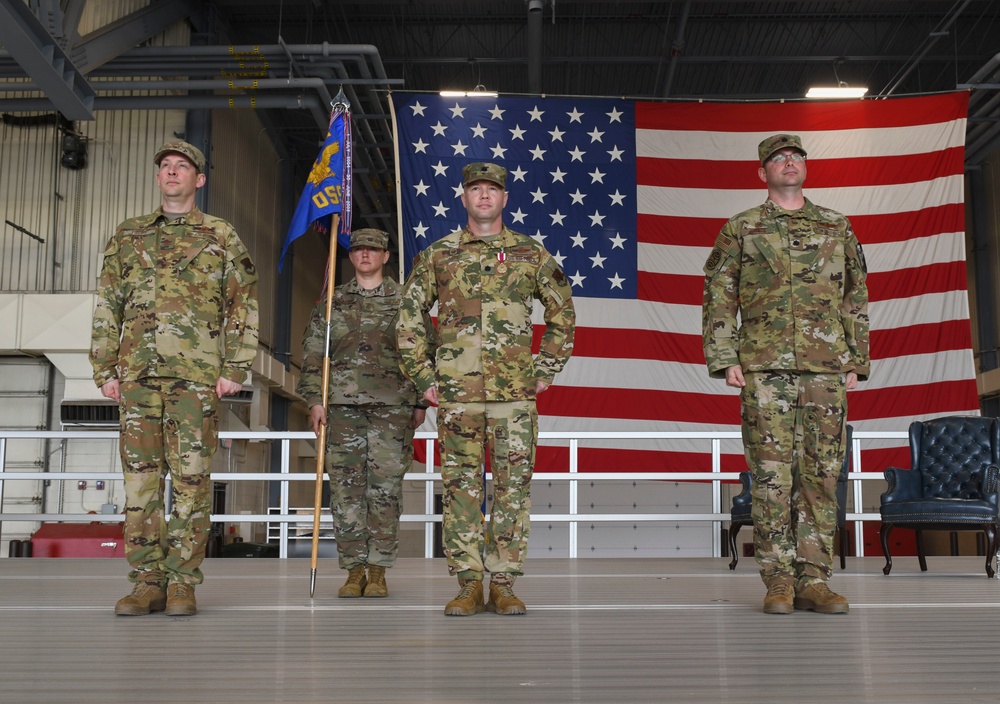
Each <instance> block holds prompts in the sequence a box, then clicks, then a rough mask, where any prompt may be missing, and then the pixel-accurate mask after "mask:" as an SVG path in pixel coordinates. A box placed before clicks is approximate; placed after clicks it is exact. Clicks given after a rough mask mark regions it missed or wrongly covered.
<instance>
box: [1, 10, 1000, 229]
mask: <svg viewBox="0 0 1000 704" xmlns="http://www.w3.org/2000/svg"><path fill="white" fill-rule="evenodd" d="M91 3H93V4H91ZM137 4H139V5H141V6H140V7H139V9H134V10H132V9H130V8H131V7H133V6H135V5H137ZM95 5H100V6H102V8H103V7H104V6H106V11H105V12H103V14H106V15H107V19H106V21H104V22H103V24H101V25H100V26H99V27H98V28H97V29H91V30H88V31H86V32H84V33H83V34H82V36H81V32H80V31H79V27H80V20H81V17H83V16H84V13H85V12H86V11H88V10H89V11H91V12H92V13H93V11H94V9H95ZM184 22H186V23H189V24H190V27H191V35H190V36H191V44H192V46H190V47H178V46H169V45H168V44H169V42H164V41H162V39H161V40H159V41H158V40H157V37H161V36H162V34H163V33H164V32H167V31H169V30H170V28H171V27H175V26H176V25H177V23H184ZM998 36H1000V3H998V2H996V1H995V0H956V1H951V2H940V1H931V0H877V1H864V2H862V1H861V0H844V1H840V2H735V1H730V2H727V1H717V2H695V1H692V0H676V1H666V2H664V1H659V2H654V1H652V0H649V1H643V0H637V1H633V2H598V1H594V0H576V1H573V2H570V1H564V2H559V1H558V0H493V1H491V2H483V1H476V0H461V1H459V0H442V1H433V0H431V1H427V2H421V1H419V0H364V1H361V2H331V1H323V0H208V1H206V2H196V1H195V0H159V1H154V2H150V3H148V4H145V5H142V3H135V2H127V1H126V0H112V1H110V2H101V1H100V0H90V3H88V2H87V0H62V1H61V2H60V1H59V0H30V1H25V0H2V1H0V46H2V48H3V51H0V113H17V112H25V111H39V110H43V111H59V112H61V113H62V114H63V115H64V116H65V117H67V118H68V119H71V120H86V119H91V118H92V115H93V111H94V110H105V109H126V108H144V107H146V108H157V107H204V108H213V107H228V106H237V107H254V108H255V109H257V110H258V111H259V112H260V113H261V116H262V119H263V120H264V122H265V124H266V125H267V126H268V128H269V130H270V131H271V132H272V134H273V135H274V138H275V141H276V142H277V144H278V147H279V150H280V151H281V152H282V154H283V156H284V157H286V158H288V159H290V160H292V161H293V162H294V163H295V164H296V175H297V177H299V178H300V180H302V181H304V180H305V175H306V173H307V172H308V169H309V167H310V166H311V164H312V161H313V159H314V158H315V156H316V149H317V145H318V144H319V142H320V141H321V140H322V137H323V134H324V133H325V128H326V122H327V119H328V113H329V103H330V99H331V96H332V95H334V94H336V93H337V91H338V90H339V89H341V88H343V89H344V91H345V93H346V95H347V96H348V98H349V99H350V101H351V104H352V112H353V114H354V118H355V120H356V126H355V135H356V149H355V153H356V159H357V162H356V164H357V166H356V170H357V172H360V173H361V174H364V175H366V176H367V178H359V179H357V181H356V183H358V184H360V186H361V187H360V188H356V192H355V197H356V200H357V201H358V202H357V205H356V220H355V222H356V223H358V224H359V225H364V226H375V227H381V228H383V229H388V230H394V229H395V203H387V202H384V198H382V199H380V198H379V196H378V193H377V192H376V190H375V189H372V188H371V185H370V184H371V181H372V180H386V181H391V179H392V174H393V169H394V165H393V163H392V133H391V126H390V122H389V116H388V106H387V101H386V95H387V91H389V90H392V89H396V90H418V91H419V90H430V91H437V90H443V89H458V90H473V89H475V88H476V87H477V86H482V87H484V88H485V89H488V90H493V91H498V92H500V93H505V94H526V93H531V94H537V93H546V94H552V95H579V96H622V97H628V98H635V99H649V100H700V99H705V100H737V101H742V100H775V99H785V100H789V99H800V98H802V96H803V95H804V93H805V91H806V89H807V88H808V87H809V86H811V85H817V84H822V85H836V84H837V83H838V82H840V83H846V84H849V85H851V86H861V85H863V86H867V87H868V89H869V96H871V97H873V98H878V97H887V96H891V95H904V94H913V93H926V92H935V91H946V90H954V89H956V88H969V89H971V91H972V94H971V98H970V119H969V126H968V132H967V164H968V165H970V166H974V165H976V164H978V163H979V162H981V161H982V160H983V159H984V158H985V157H986V155H987V154H989V153H990V152H991V151H992V150H993V149H995V148H996V147H997V146H998V144H1000V91H998V88H1000V53H998V52H1000V40H998V39H997V37H998ZM25 81H27V84H26V83H25ZM32 88H33V89H35V90H36V91H40V92H41V93H40V95H42V96H44V97H32V95H33V94H31V93H25V92H24V91H25V90H26V89H32ZM157 88H159V89H169V90H170V91H171V94H170V95H162V94H156V93H155V92H153V93H152V94H151V91H155V89H157ZM34 95H36V96H37V95H39V94H34ZM25 96H27V97H25ZM366 184H367V185H366Z"/></svg>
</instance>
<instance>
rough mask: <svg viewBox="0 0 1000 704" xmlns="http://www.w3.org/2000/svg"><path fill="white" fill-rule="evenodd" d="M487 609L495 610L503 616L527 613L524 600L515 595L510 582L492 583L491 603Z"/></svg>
mask: <svg viewBox="0 0 1000 704" xmlns="http://www.w3.org/2000/svg"><path fill="white" fill-rule="evenodd" d="M486 610H487V611H493V612H496V613H498V614H501V615H503V616H520V615H522V614H525V613H527V609H526V608H525V606H524V602H523V601H521V600H520V599H518V598H517V597H516V596H514V591H513V589H511V586H510V585H509V584H493V583H490V603H489V604H487V605H486Z"/></svg>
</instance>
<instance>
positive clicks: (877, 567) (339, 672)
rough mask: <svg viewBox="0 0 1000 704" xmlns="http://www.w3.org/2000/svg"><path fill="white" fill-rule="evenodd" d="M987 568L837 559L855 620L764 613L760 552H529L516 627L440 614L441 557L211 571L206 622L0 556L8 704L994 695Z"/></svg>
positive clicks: (116, 571)
mask: <svg viewBox="0 0 1000 704" xmlns="http://www.w3.org/2000/svg"><path fill="white" fill-rule="evenodd" d="M983 561H984V559H983V558H973V557H936V558H935V557H932V558H929V568H930V571H929V572H926V573H921V572H920V571H919V567H918V565H917V560H916V558H907V557H904V558H896V560H895V565H894V567H893V574H892V575H890V576H888V577H886V576H883V575H882V572H881V568H882V565H883V560H882V558H875V557H868V558H849V559H848V562H847V569H846V570H844V571H841V570H840V569H837V572H836V574H835V576H834V578H833V581H832V582H831V586H832V587H833V588H834V589H835V590H836V591H839V592H841V593H843V594H844V595H846V596H847V597H848V598H849V599H850V601H851V613H850V614H847V615H838V616H824V615H819V614H814V613H811V612H796V613H794V614H791V615H786V616H767V615H764V614H763V613H761V610H760V606H761V600H762V598H763V595H764V589H763V585H762V584H761V582H760V579H759V577H758V576H757V572H756V568H755V565H754V562H753V560H752V559H741V560H740V564H739V566H738V568H737V570H736V571H735V572H730V571H729V569H728V567H727V562H728V561H727V560H726V559H722V558H719V559H710V558H702V559H682V558H677V559H655V560H653V559H578V560H568V559H551V560H545V559H533V560H530V561H529V562H528V564H527V569H528V575H526V576H525V577H523V578H521V579H520V580H519V581H518V583H517V590H516V591H517V594H518V595H519V596H520V597H521V598H522V599H524V601H525V603H526V604H527V606H528V613H527V615H525V616H520V617H510V616H506V617H505V616H497V615H495V614H491V613H483V614H479V615H476V616H472V617H467V618H456V617H446V616H444V615H443V613H442V611H443V607H444V604H445V602H447V601H448V600H449V599H450V598H451V597H452V596H454V594H455V593H456V591H457V581H456V580H455V579H453V578H450V577H448V576H447V573H446V568H445V565H444V561H443V560H424V559H416V558H413V559H405V560H401V561H400V562H399V564H397V566H396V567H395V568H394V569H392V570H390V571H389V572H388V573H387V574H388V583H389V589H390V596H389V598H387V599H337V598H336V591H337V588H338V587H339V586H340V585H341V583H342V582H343V576H344V574H345V573H344V572H342V571H341V570H339V569H338V568H337V565H336V562H335V561H334V560H321V561H320V565H319V570H318V578H317V588H316V596H315V598H314V599H310V598H309V561H308V560H303V559H292V560H277V559H261V558H247V559H239V558H232V559H222V558H216V559H213V560H209V561H207V562H206V564H205V574H206V581H205V584H204V585H202V586H201V587H199V588H198V592H197V596H198V603H199V607H200V609H201V613H199V614H198V615H197V616H194V617H186V618H171V617H167V616H164V615H163V614H152V615H150V616H143V617H131V618H129V617H116V616H114V614H113V611H112V610H113V607H114V603H115V601H116V600H117V599H118V598H119V597H121V596H124V595H125V594H126V593H128V590H129V585H128V584H127V582H126V581H125V577H124V575H125V573H126V571H127V565H126V564H125V561H124V560H121V559H52V558H49V559H45V558H32V559H27V558H5V559H2V560H0V702H16V703H17V704H34V703H38V704H57V703H60V702H72V703H73V704H86V703H89V702H95V703H96V702H100V703H101V704H118V703H125V702H142V703H143V704H151V703H153V702H170V703H171V704H173V703H175V702H188V701H191V702H206V703H207V704H225V703H228V702H240V703H248V704H249V703H254V702H305V703H309V702H324V703H325V702H355V701H357V702H366V703H373V704H377V703H380V702H386V703H390V702H392V703H403V704H405V703H410V702H427V703H431V702H434V703H442V702H461V703H463V704H471V703H473V702H477V703H478V702H486V703H492V702H497V703H502V704H511V703H514V702H532V703H538V704H551V703H557V702H599V703H603V704H617V703H619V702H671V703H675V702H676V703H685V702H692V703H694V702H704V703H706V704H722V703H727V702H733V703H737V702H738V703H739V704H747V703H748V702H749V703H753V702H761V703H767V704H779V703H782V702H788V703H793V702H794V703H796V704H798V703H801V702H807V703H808V704H819V703H822V702H831V703H836V704H847V703H850V704H856V703H858V702H887V703H890V702H892V703H894V702H901V703H902V702H905V703H906V704H916V703H918V702H928V703H934V704H945V703H948V702H955V703H956V704H959V703H960V704H971V703H973V702H997V701H1000V677H998V674H997V673H998V670H1000V662H998V657H997V651H996V648H995V644H996V641H997V636H998V632H1000V580H997V579H988V578H987V577H986V575H985V571H984V569H983Z"/></svg>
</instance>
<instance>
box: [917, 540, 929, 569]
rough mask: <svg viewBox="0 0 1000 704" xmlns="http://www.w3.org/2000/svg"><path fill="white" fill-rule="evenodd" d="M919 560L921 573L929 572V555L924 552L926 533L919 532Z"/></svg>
mask: <svg viewBox="0 0 1000 704" xmlns="http://www.w3.org/2000/svg"><path fill="white" fill-rule="evenodd" d="M917 560H919V561H920V571H921V572H926V571H927V553H925V552H924V532H923V531H922V530H918V531H917Z"/></svg>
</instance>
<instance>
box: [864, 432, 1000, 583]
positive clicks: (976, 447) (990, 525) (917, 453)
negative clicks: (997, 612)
mask: <svg viewBox="0 0 1000 704" xmlns="http://www.w3.org/2000/svg"><path fill="white" fill-rule="evenodd" d="M884 474H885V480H886V483H887V485H888V487H887V490H886V492H885V493H884V494H882V497H881V505H880V506H879V514H881V516H882V527H881V528H880V529H879V542H880V543H881V544H882V554H884V555H885V567H883V568H882V572H883V573H884V574H889V572H890V571H891V570H892V553H891V552H890V550H889V535H890V534H891V533H892V531H893V529H894V528H896V527H899V528H908V529H910V530H914V531H916V533H917V558H918V559H919V560H920V570H921V571H922V572H926V571H927V558H926V556H925V553H924V547H923V531H925V530H947V531H960V530H975V531H982V533H983V537H984V538H985V539H986V545H987V548H986V576H987V577H990V578H992V577H993V576H994V574H996V570H994V569H993V558H994V556H995V555H996V554H997V550H998V549H1000V531H998V530H997V528H998V527H1000V496H998V494H997V483H998V478H1000V420H998V419H996V418H981V417H979V416H948V417H946V418H935V419H934V420H927V421H915V422H913V423H911V424H910V469H900V468H898V467H886V469H885V472H884Z"/></svg>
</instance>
